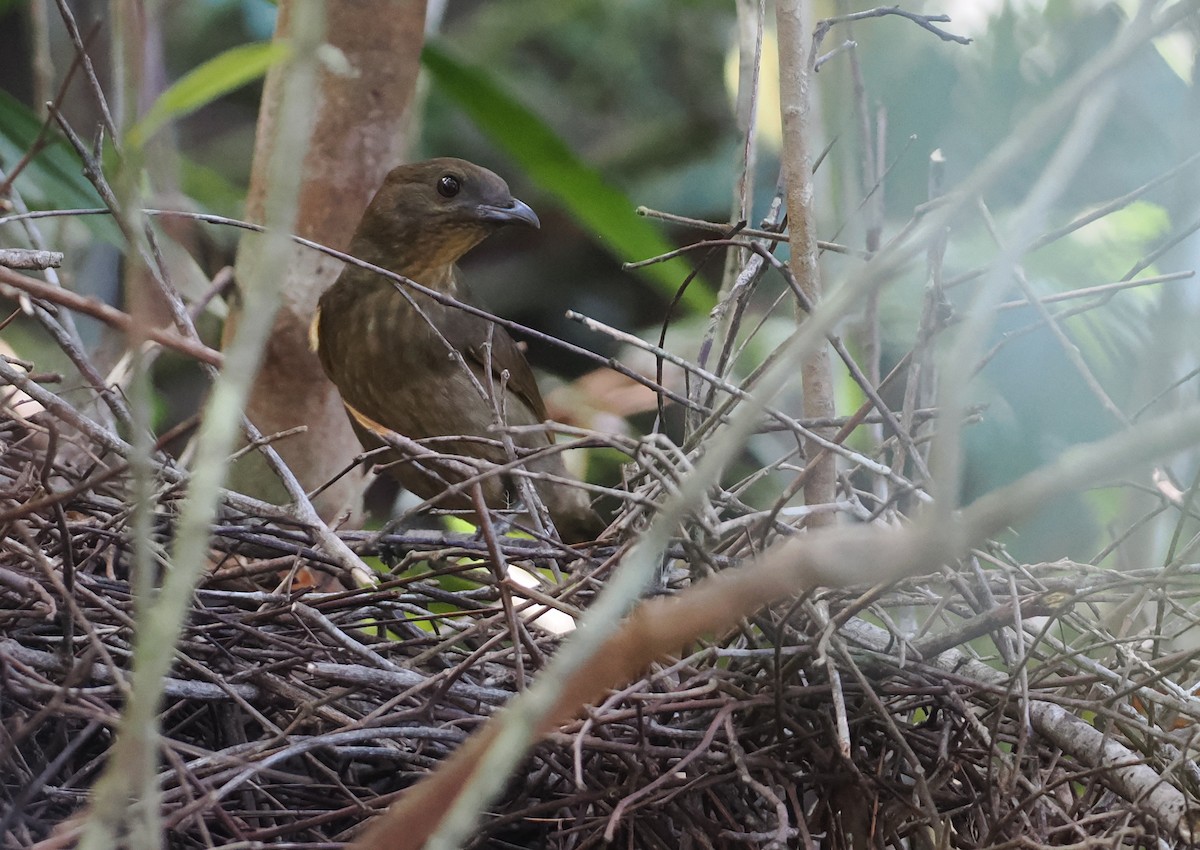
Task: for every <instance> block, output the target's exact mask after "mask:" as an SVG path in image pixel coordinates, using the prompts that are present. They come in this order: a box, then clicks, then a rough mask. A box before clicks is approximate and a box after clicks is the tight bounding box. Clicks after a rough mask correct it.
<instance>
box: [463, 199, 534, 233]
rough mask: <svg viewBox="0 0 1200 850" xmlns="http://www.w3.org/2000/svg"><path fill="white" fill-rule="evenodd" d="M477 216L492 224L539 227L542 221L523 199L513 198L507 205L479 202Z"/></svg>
mask: <svg viewBox="0 0 1200 850" xmlns="http://www.w3.org/2000/svg"><path fill="white" fill-rule="evenodd" d="M478 212H479V217H480V218H481V219H483V220H484V221H490V222H492V223H493V224H527V225H529V226H530V227H532V228H535V229H537V228H540V227H541V226H542V222H541V221H540V220H539V219H538V217H537V213H535V212H534V211H533V208H532V207H530V206H529V204H527V203H525V202H524V201H518V200H517V199H516V198H513V199H512V201H511V202H510V203H509V205H508V206H505V207H501V206H496V205H494V204H480V205H479V207H478Z"/></svg>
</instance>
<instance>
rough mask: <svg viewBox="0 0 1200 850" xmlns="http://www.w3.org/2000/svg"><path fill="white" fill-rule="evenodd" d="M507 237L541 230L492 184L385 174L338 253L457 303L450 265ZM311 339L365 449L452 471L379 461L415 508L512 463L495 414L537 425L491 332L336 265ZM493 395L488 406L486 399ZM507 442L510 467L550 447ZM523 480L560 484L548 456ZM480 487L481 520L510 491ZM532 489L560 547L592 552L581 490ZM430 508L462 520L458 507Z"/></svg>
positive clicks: (531, 465)
mask: <svg viewBox="0 0 1200 850" xmlns="http://www.w3.org/2000/svg"><path fill="white" fill-rule="evenodd" d="M506 224H524V225H528V226H530V227H540V226H541V224H540V222H539V221H538V217H537V215H536V214H535V213H534V211H533V210H532V209H530V208H529V206H528V205H527V204H525V203H523V202H521V201H519V200H517V199H516V198H514V197H513V196H512V194H511V193H510V192H509V189H508V185H507V184H506V183H505V182H504V181H503V180H502V179H500V178H499V177H498V176H496V175H495V174H493V173H492V172H491V171H488V170H487V169H486V168H481V167H480V166H478V165H473V164H472V163H469V162H466V161H464V160H461V159H450V158H442V159H431V160H428V161H426V162H418V163H413V164H411V165H402V166H399V167H398V168H394V169H392V171H391V172H389V173H388V176H387V179H386V180H384V183H383V186H381V187H380V189H379V191H378V192H376V193H375V197H374V198H373V199H372V200H371V203H370V204H369V205H368V206H367V209H366V212H365V213H363V217H362V221H361V222H359V225H358V229H357V230H356V231H355V233H354V237H353V238H352V239H351V241H350V248H349V253H350V254H352V255H353V256H355V257H357V258H359V259H361V260H366V261H367V262H369V263H372V264H373V265H377V266H380V267H382V268H385V269H388V270H389V271H393V272H396V273H397V274H400V275H403V276H404V277H407V278H409V279H411V280H414V281H416V282H417V283H420V284H423V285H424V286H427V287H429V288H430V289H434V290H437V291H438V292H443V293H445V294H447V295H450V296H453V297H454V298H456V299H457V300H459V301H464V302H469V301H470V295H469V293H468V292H467V290H466V289H465V288H464V287H463V285H462V283H461V282H460V281H459V280H458V274H457V270H456V268H455V265H454V264H455V263H456V262H457V261H458V260H459V258H460V257H462V256H463V254H465V253H466V252H467V251H469V250H471V248H473V247H475V246H476V245H478V244H479V243H480V242H482V241H483V240H484V239H486V238H487V236H488V235H489V234H491V233H492V232H493V231H495V230H497V229H499V228H500V227H501V226H503V225H506ZM312 336H313V339H312V342H313V346H314V348H316V350H317V354H318V356H319V357H320V360H321V365H322V366H323V367H324V368H325V373H326V374H327V375H328V376H329V378H330V380H332V381H333V383H334V384H335V385H336V386H337V388H338V390H339V391H340V393H341V395H342V401H343V403H344V404H345V405H346V411H347V413H348V414H349V416H350V421H351V423H352V424H353V425H354V428H355V431H357V432H358V436H359V439H360V440H361V441H362V443H363V445H364V446H365V447H366V448H368V449H372V448H377V447H380V446H382V445H384V444H385V441H384V440H381V439H380V437H379V434H381V433H385V432H387V431H391V432H394V433H396V434H400V435H402V436H404V437H407V438H409V439H410V440H417V441H425V442H424V443H423V445H424V447H426V448H428V449H430V450H431V451H433V452H437V453H440V454H446V455H455V456H458V458H459V459H460V463H459V464H457V465H454V464H447V463H444V462H443V463H440V464H439V463H437V462H436V460H433V459H430V458H429V457H422V458H420V459H419V460H414V459H412V458H411V457H408V458H406V457H401V456H400V455H399V454H398V453H389V454H388V456H387V457H386V458H385V460H383V461H381V462H382V463H385V464H387V466H386V468H387V470H388V472H389V473H390V474H391V475H392V476H393V477H395V478H396V479H397V480H399V482H400V483H401V484H402V485H403V486H404V487H406V488H407V489H409V490H411V491H412V492H414V493H416V494H417V495H418V496H420V497H421V498H423V499H430V498H433V497H434V496H437V495H438V494H439V493H443V492H444V491H445V490H446V487H447V484H451V483H455V482H457V481H461V480H462V479H463V477H464V472H463V467H462V463H461V462H462V461H466V462H467V463H470V462H471V460H473V459H475V460H485V461H488V462H490V463H494V464H504V463H508V462H509V461H510V460H511V457H510V455H509V454H508V453H507V452H506V450H505V448H504V446H503V444H502V443H501V442H500V440H501V435H500V434H498V433H497V432H496V429H495V428H494V426H495V425H496V424H497V421H498V420H497V413H496V411H497V407H499V408H500V409H501V410H503V413H504V421H505V424H507V425H509V426H519V425H537V424H540V423H541V422H543V421H544V420H545V418H546V406H545V403H544V402H543V401H542V394H541V393H540V392H539V391H538V386H537V382H536V381H535V380H534V377H533V372H532V370H531V369H530V368H529V363H528V362H526V360H525V356H524V355H523V354H522V353H521V350H520V349H519V348H518V347H517V344H516V343H515V342H514V341H513V339H512V337H510V336H509V335H508V333H507V332H506V331H505V330H504V328H502V327H499V326H497V325H495V324H493V323H492V322H489V321H488V320H487V319H484V318H482V317H480V316H476V315H473V314H471V313H467V312H465V311H464V310H461V309H458V308H456V307H453V306H445V305H442V304H440V303H438V302H436V301H434V300H433V299H432V298H429V297H428V296H426V295H423V294H421V293H419V292H407V291H406V292H401V291H400V290H398V289H397V287H396V285H395V284H393V282H392V281H391V280H388V279H387V278H384V277H382V276H380V275H378V274H375V273H374V272H371V271H368V270H366V269H361V268H358V267H356V266H351V265H347V266H346V268H345V269H344V270H343V271H342V273H341V275H340V276H339V277H338V279H337V281H336V282H335V283H334V284H333V286H331V287H330V288H329V289H328V290H327V291H326V292H325V294H324V295H322V296H321V300H320V303H319V305H318V307H317V314H316V316H315V317H314V318H313V326H312ZM489 349H490V350H489ZM455 352H457V354H459V355H461V358H462V360H461V362H460V361H459V360H458V359H457V358H456V357H455V356H454V353H455ZM501 387H503V390H504V391H503V397H502V398H501V399H499V402H500V403H499V404H498V405H497V404H496V403H494V402H493V400H492V398H491V396H492V395H499V394H500V390H501ZM481 390H482V392H481ZM445 438H456V439H445ZM512 441H513V443H514V445H515V448H516V450H517V452H518V456H521V455H526V454H529V452H530V451H536V450H539V449H546V448H548V447H549V446H550V444H551V440H550V437H549V436H548V435H547V434H546V433H544V432H537V433H529V434H513V435H512ZM392 444H393V445H395V443H394V442H393V443H392ZM477 465H478V464H476V466H477ZM525 467H526V468H527V469H529V470H531V471H533V472H538V473H544V474H549V475H553V476H555V477H558V478H570V477H571V476H570V473H568V472H567V471H566V468H565V467H564V466H563V462H562V456H561V455H560V454H557V453H549V454H547V455H545V456H540V457H530V458H529V460H528V462H527V463H526V464H525ZM482 486H483V495H484V499H485V501H486V502H487V504H488V506H489V507H491V508H505V507H510V506H511V505H512V504H514V503H515V502H516V501H517V491H516V487H515V485H514V482H513V481H512V479H511V478H508V477H501V476H497V475H493V476H489V477H488V478H487V479H485V481H484V482H483V484H482ZM534 487H535V488H536V490H537V494H538V496H539V497H540V498H541V500H542V501H543V502H544V503H545V505H546V507H547V508H548V509H549V511H550V516H551V518H552V519H553V520H554V525H555V527H556V528H557V529H558V532H559V534H560V535H561V536H562V538H563V539H564V540H566V541H568V542H581V541H584V540H592V539H595V537H596V535H597V534H599V532H600V531H601V530H602V529H603V523H602V522H601V521H600V518H599V516H598V515H597V514H596V513H595V512H594V511H593V510H592V508H591V505H590V504H589V501H588V498H587V495H586V492H585V491H584V490H582V489H581V488H579V487H576V486H572V485H571V484H569V483H562V482H555V481H549V480H544V479H535V480H534ZM438 504H439V505H441V506H443V507H453V508H469V507H472V504H471V499H470V495H469V493H464V494H456V495H455V496H454V497H447V498H445V499H443V500H442V501H441V502H439V503H438Z"/></svg>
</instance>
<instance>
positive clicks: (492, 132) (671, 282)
mask: <svg viewBox="0 0 1200 850" xmlns="http://www.w3.org/2000/svg"><path fill="white" fill-rule="evenodd" d="M421 60H422V62H423V63H424V65H425V68H426V70H428V71H429V73H430V74H431V75H432V76H433V78H434V80H435V81H436V83H437V85H438V86H439V87H440V88H441V90H442V91H444V92H445V93H446V94H447V95H449V96H450V97H451V98H452V99H453V100H454V102H455V103H457V104H458V105H459V106H460V107H461V108H462V110H463V111H464V112H466V113H467V114H468V115H469V116H470V117H471V120H473V121H474V122H475V124H476V125H477V126H478V127H479V129H480V130H482V131H483V132H484V133H485V134H486V135H487V136H488V137H489V138H490V139H491V140H492V141H493V142H495V143H496V144H497V145H498V146H499V147H501V148H502V149H503V150H504V151H505V152H506V153H507V154H508V155H509V156H511V157H512V158H513V159H514V160H516V162H517V163H518V164H519V165H520V166H521V167H522V168H523V169H524V170H525V172H526V173H527V174H528V175H529V178H530V179H531V180H533V182H534V183H536V184H537V185H538V187H539V188H541V189H542V190H543V191H546V192H549V193H550V194H552V195H554V196H555V197H556V198H557V199H558V200H559V202H560V203H562V205H563V206H564V207H565V208H566V209H567V211H568V212H570V213H571V215H572V216H573V217H574V218H575V220H576V221H578V222H579V223H580V224H581V225H582V226H583V227H585V228H587V229H588V230H589V231H591V233H592V234H594V235H595V236H596V238H597V239H598V240H599V241H600V242H601V244H603V245H604V246H605V247H607V248H608V250H609V251H611V252H612V253H613V254H615V255H616V256H617V257H619V258H620V259H622V260H644V259H646V258H648V257H654V256H657V255H659V254H663V253H665V252H667V251H670V250H671V249H672V248H673V247H674V246H673V245H670V244H669V243H668V242H667V241H666V240H665V239H663V237H662V236H661V235H659V233H658V231H657V230H656V229H655V228H654V226H653V225H651V224H650V223H649V222H648V221H646V220H645V219H643V218H640V217H638V215H637V214H636V213H635V212H634V208H635V205H634V204H633V202H632V201H630V199H629V198H628V197H627V196H626V195H625V193H623V192H622V191H621V190H619V189H617V188H615V187H614V186H612V185H611V184H609V183H607V182H606V181H605V180H604V178H603V177H602V176H601V175H600V173H599V172H597V171H596V170H595V169H593V168H590V167H589V166H588V165H587V164H585V163H584V162H583V161H582V160H580V158H579V157H578V156H576V155H575V152H574V151H572V150H571V148H570V147H569V146H568V145H567V143H566V142H565V141H563V139H562V138H561V137H560V136H559V135H558V134H557V133H555V132H554V130H553V129H551V127H550V126H549V125H548V124H547V123H546V122H545V121H543V120H542V119H541V117H540V116H538V115H537V113H535V112H534V111H533V110H531V109H529V108H528V107H526V106H525V105H524V104H522V103H521V102H520V101H519V100H517V99H516V98H515V97H513V96H512V95H511V94H509V93H508V92H507V91H505V90H504V89H503V88H502V87H501V86H500V85H498V84H497V83H496V81H495V80H494V79H493V78H492V76H491V75H490V74H488V73H487V72H486V71H484V70H483V69H481V68H477V67H473V66H471V65H467V64H465V63H463V62H459V61H458V60H457V59H454V58H453V57H451V56H450V55H448V54H447V53H446V52H445V51H443V50H442V49H441V48H439V47H436V46H434V45H431V44H426V45H425V49H424V51H423V52H422V54H421ZM641 271H642V272H643V273H644V274H645V275H646V276H647V277H649V278H650V279H651V280H652V281H654V282H655V283H656V284H657V285H658V286H660V287H661V288H662V290H663V291H664V292H666V293H668V294H670V295H674V294H675V290H676V289H677V288H678V287H679V285H680V284H681V283H682V282H683V280H684V278H685V277H687V275H688V273H689V272H690V271H691V267H690V266H689V265H688V264H687V263H685V262H684V261H683V260H679V259H675V260H670V261H668V262H665V263H656V264H654V265H652V266H647V267H645V268H644V269H642V270H641ZM683 303H684V305H685V306H686V307H687V308H689V309H690V310H694V311H703V310H707V309H708V308H709V307H710V306H711V304H712V295H711V293H709V292H708V291H706V290H705V288H704V286H703V285H702V284H700V282H699V281H694V282H693V283H692V284H691V286H689V287H688V290H687V292H686V293H685V295H684V299H683Z"/></svg>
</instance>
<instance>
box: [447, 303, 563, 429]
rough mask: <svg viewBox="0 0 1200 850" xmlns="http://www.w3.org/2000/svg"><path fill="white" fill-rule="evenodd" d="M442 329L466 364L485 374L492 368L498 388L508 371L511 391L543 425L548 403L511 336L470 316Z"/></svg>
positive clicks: (482, 319)
mask: <svg viewBox="0 0 1200 850" xmlns="http://www.w3.org/2000/svg"><path fill="white" fill-rule="evenodd" d="M443 325H444V326H443V327H442V328H441V329H440V330H441V331H442V333H443V334H444V335H445V337H446V341H447V342H449V343H450V344H451V345H452V346H454V347H455V348H456V349H458V350H459V351H461V352H462V353H463V358H464V359H465V360H466V361H467V363H469V364H471V365H473V366H475V367H477V368H478V369H479V371H480V372H484V371H485V370H486V369H487V368H488V367H489V366H490V367H491V371H492V376H493V377H494V378H495V380H496V382H497V384H498V383H499V382H500V380H501V373H502V372H504V371H506V370H507V372H508V389H509V390H510V391H511V392H513V393H514V394H515V395H516V396H517V398H519V399H520V400H521V401H522V402H524V404H525V406H526V407H528V408H529V410H530V411H531V412H532V413H533V415H534V417H535V418H536V419H537V421H539V422H541V421H542V420H544V419H545V418H546V402H545V401H543V400H542V394H541V392H540V391H539V390H538V385H537V380H536V379H535V378H534V377H533V370H532V369H531V368H529V361H527V360H526V359H525V355H524V354H522V353H521V349H520V347H519V346H518V345H517V343H516V342H515V341H514V340H513V338H512V337H511V336H509V335H508V331H506V330H505V329H504V328H502V327H500V326H499V325H494V324H492V323H491V322H489V321H488V320H487V319H484V318H482V317H480V316H476V315H474V314H473V313H467V312H462V313H461V314H460V315H459V316H458V317H456V320H455V321H453V322H445V323H443ZM489 325H490V326H491V333H490V334H489V332H488V326H489ZM489 336H490V340H491V344H492V350H491V356H490V357H489V356H488V352H487V342H488V340H489Z"/></svg>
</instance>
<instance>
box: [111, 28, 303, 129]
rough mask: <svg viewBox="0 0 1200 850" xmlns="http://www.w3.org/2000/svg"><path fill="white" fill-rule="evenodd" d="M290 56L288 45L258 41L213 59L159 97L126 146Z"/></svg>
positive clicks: (236, 87)
mask: <svg viewBox="0 0 1200 850" xmlns="http://www.w3.org/2000/svg"><path fill="white" fill-rule="evenodd" d="M290 54H291V45H289V44H288V43H287V42H285V41H258V42H255V43H254V44H241V45H238V46H237V47H231V48H230V49H229V50H226V51H225V52H224V53H221V54H218V55H217V56H214V57H213V58H212V59H209V60H208V61H207V62H205V63H204V64H202V65H200V66H199V67H197V68H193V69H192V70H191V71H189V72H188V73H187V74H185V75H184V76H183V77H180V78H179V79H178V80H176V81H175V83H174V85H172V86H171V87H170V88H168V89H167V90H166V91H165V92H163V93H162V94H160V95H159V96H158V100H156V101H155V102H154V105H153V106H151V107H150V109H149V111H148V112H146V114H145V115H144V116H142V120H140V121H138V122H137V124H135V125H134V126H133V127H131V128H130V130H129V135H128V141H129V143H130V144H131V145H134V146H136V147H140V146H142V145H143V144H145V143H146V141H147V140H148V139H149V138H150V137H151V136H153V135H154V134H155V133H157V132H158V131H159V130H161V129H162V127H163V125H165V124H167V122H169V121H173V120H174V119H176V118H180V117H182V116H184V115H188V114H190V113H192V112H195V111H196V110H197V109H199V108H200V107H202V106H205V105H207V104H209V103H212V102H213V101H214V100H216V99H217V98H219V97H223V96H224V95H227V94H229V93H230V92H231V91H234V90H236V89H240V88H241V87H242V86H244V85H246V84H247V83H251V82H253V81H254V80H257V79H258V78H259V77H261V76H262V75H263V74H265V73H267V69H268V68H270V67H271V66H272V65H274V64H275V63H276V62H279V61H281V60H283V59H286V58H287V57H288V56H289V55H290Z"/></svg>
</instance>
